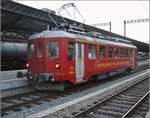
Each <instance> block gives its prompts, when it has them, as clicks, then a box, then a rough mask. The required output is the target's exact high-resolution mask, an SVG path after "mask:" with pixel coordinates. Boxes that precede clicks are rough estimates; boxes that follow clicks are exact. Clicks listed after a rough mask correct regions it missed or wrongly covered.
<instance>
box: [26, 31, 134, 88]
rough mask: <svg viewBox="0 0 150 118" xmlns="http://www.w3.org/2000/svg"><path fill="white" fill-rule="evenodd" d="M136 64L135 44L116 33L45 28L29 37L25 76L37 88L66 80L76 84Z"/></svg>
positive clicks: (126, 68)
mask: <svg viewBox="0 0 150 118" xmlns="http://www.w3.org/2000/svg"><path fill="white" fill-rule="evenodd" d="M136 65H137V48H136V47H135V46H134V45H131V44H130V42H128V41H125V40H122V39H118V38H115V37H114V38H111V40H107V39H105V40H104V39H102V38H95V37H91V36H86V35H82V34H75V33H69V32H66V31H49V30H46V31H43V32H41V33H38V34H35V35H32V36H31V37H30V38H29V43H28V63H27V66H28V78H29V80H30V81H32V83H34V84H35V85H36V87H37V86H38V87H39V88H40V89H51V88H52V89H55V88H59V87H60V85H63V88H64V85H65V84H66V83H72V84H73V85H75V84H77V83H80V82H84V81H88V80H89V79H90V78H91V77H92V76H95V75H97V77H99V78H104V77H106V76H108V75H112V74H114V73H116V72H120V71H122V70H131V69H133V68H134V67H135V66H136ZM43 85H46V86H43ZM54 85H55V86H54Z"/></svg>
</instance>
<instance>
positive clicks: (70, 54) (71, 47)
mask: <svg viewBox="0 0 150 118" xmlns="http://www.w3.org/2000/svg"><path fill="white" fill-rule="evenodd" d="M74 49H75V44H74V43H72V42H69V43H68V60H72V59H74V54H75V51H74Z"/></svg>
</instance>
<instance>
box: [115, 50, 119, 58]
mask: <svg viewBox="0 0 150 118" xmlns="http://www.w3.org/2000/svg"><path fill="white" fill-rule="evenodd" d="M114 57H115V58H117V57H119V49H118V48H116V49H115V50H114Z"/></svg>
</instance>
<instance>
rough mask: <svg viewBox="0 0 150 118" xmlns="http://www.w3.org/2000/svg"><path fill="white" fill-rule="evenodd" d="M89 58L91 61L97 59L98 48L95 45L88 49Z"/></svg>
mask: <svg viewBox="0 0 150 118" xmlns="http://www.w3.org/2000/svg"><path fill="white" fill-rule="evenodd" d="M88 56H89V59H96V46H95V45H91V44H90V45H89V48H88Z"/></svg>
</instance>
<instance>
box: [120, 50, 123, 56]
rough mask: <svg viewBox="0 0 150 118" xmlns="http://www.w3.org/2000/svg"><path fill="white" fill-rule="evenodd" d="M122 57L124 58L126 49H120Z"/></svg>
mask: <svg viewBox="0 0 150 118" xmlns="http://www.w3.org/2000/svg"><path fill="white" fill-rule="evenodd" d="M120 57H124V49H120Z"/></svg>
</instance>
